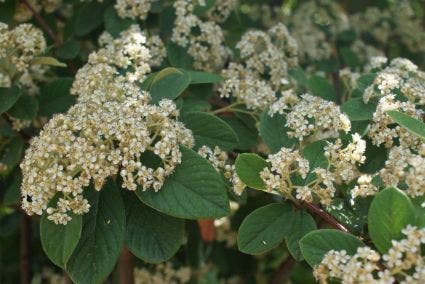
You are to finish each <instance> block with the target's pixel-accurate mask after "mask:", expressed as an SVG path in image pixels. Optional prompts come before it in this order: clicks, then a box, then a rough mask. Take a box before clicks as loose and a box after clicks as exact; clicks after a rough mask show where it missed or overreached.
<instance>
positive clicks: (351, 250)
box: [300, 229, 364, 267]
mask: <svg viewBox="0 0 425 284" xmlns="http://www.w3.org/2000/svg"><path fill="white" fill-rule="evenodd" d="M361 246H364V244H363V243H362V242H361V241H360V240H359V239H357V238H356V237H355V236H353V235H351V234H348V233H344V232H341V231H337V230H333V229H322V230H315V231H312V232H310V233H308V234H307V235H305V236H304V237H303V238H302V239H301V240H300V248H301V252H302V254H303V256H304V259H305V260H306V261H307V263H308V264H310V266H312V267H313V266H315V265H316V264H319V263H320V262H321V261H322V259H323V257H324V256H325V254H326V253H327V252H329V251H330V250H336V251H339V250H345V251H346V252H347V254H349V255H353V254H355V253H356V251H357V248H358V247H361Z"/></svg>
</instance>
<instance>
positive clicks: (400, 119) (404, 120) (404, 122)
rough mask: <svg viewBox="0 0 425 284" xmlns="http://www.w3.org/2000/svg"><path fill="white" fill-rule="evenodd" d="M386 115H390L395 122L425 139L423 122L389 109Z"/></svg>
mask: <svg viewBox="0 0 425 284" xmlns="http://www.w3.org/2000/svg"><path fill="white" fill-rule="evenodd" d="M388 115H389V116H391V118H392V119H394V121H395V122H397V123H398V124H400V125H401V126H402V127H404V128H406V129H407V130H408V131H409V132H411V133H413V134H414V135H416V136H418V137H420V138H422V139H425V123H423V122H422V121H420V120H418V119H415V118H413V117H411V116H409V115H407V114H405V113H402V112H399V111H395V110H391V111H389V112H388Z"/></svg>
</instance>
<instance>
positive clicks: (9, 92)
mask: <svg viewBox="0 0 425 284" xmlns="http://www.w3.org/2000/svg"><path fill="white" fill-rule="evenodd" d="M21 95H22V93H21V90H20V89H19V88H18V87H16V86H13V87H11V88H0V114H2V113H3V112H5V111H7V110H8V109H10V108H11V107H12V106H13V105H14V104H15V103H16V101H17V100H18V99H19V97H20V96H21Z"/></svg>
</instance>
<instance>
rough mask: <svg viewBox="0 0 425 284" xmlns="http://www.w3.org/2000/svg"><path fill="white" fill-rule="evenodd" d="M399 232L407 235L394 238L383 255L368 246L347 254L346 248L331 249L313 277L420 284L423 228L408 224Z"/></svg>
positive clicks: (424, 269) (350, 283)
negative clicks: (398, 239) (397, 239)
mask: <svg viewBox="0 0 425 284" xmlns="http://www.w3.org/2000/svg"><path fill="white" fill-rule="evenodd" d="M402 232H403V234H404V235H405V236H406V238H405V239H403V240H400V241H396V240H393V241H392V247H391V248H390V249H389V250H388V252H387V254H384V255H383V256H382V257H381V255H380V254H379V253H378V252H376V251H375V250H373V249H371V248H369V247H359V248H358V249H357V252H356V253H355V254H354V255H348V254H347V252H346V251H345V250H342V251H334V250H331V251H329V252H328V253H327V254H326V255H325V256H324V258H323V260H322V262H321V263H320V264H319V265H317V266H315V267H314V276H315V277H316V279H317V280H318V281H319V283H323V284H324V283H329V280H330V279H333V280H339V281H341V283H342V284H356V283H371V284H392V283H403V284H419V283H423V280H424V279H425V259H424V256H423V254H422V253H423V252H422V249H421V246H423V245H424V244H425V229H423V228H422V229H418V228H417V227H413V226H410V225H408V226H407V227H406V228H405V229H403V230H402ZM381 262H382V264H383V266H384V269H382V268H381V267H380V263H381Z"/></svg>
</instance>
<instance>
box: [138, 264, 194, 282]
mask: <svg viewBox="0 0 425 284" xmlns="http://www.w3.org/2000/svg"><path fill="white" fill-rule="evenodd" d="M191 277H192V270H191V268H190V267H180V268H177V269H176V268H174V267H173V265H172V264H171V263H170V262H165V263H161V264H157V265H155V267H154V268H153V270H152V269H147V268H135V269H134V283H135V284H145V283H149V284H165V283H167V284H183V283H188V282H189V281H190V278H191Z"/></svg>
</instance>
